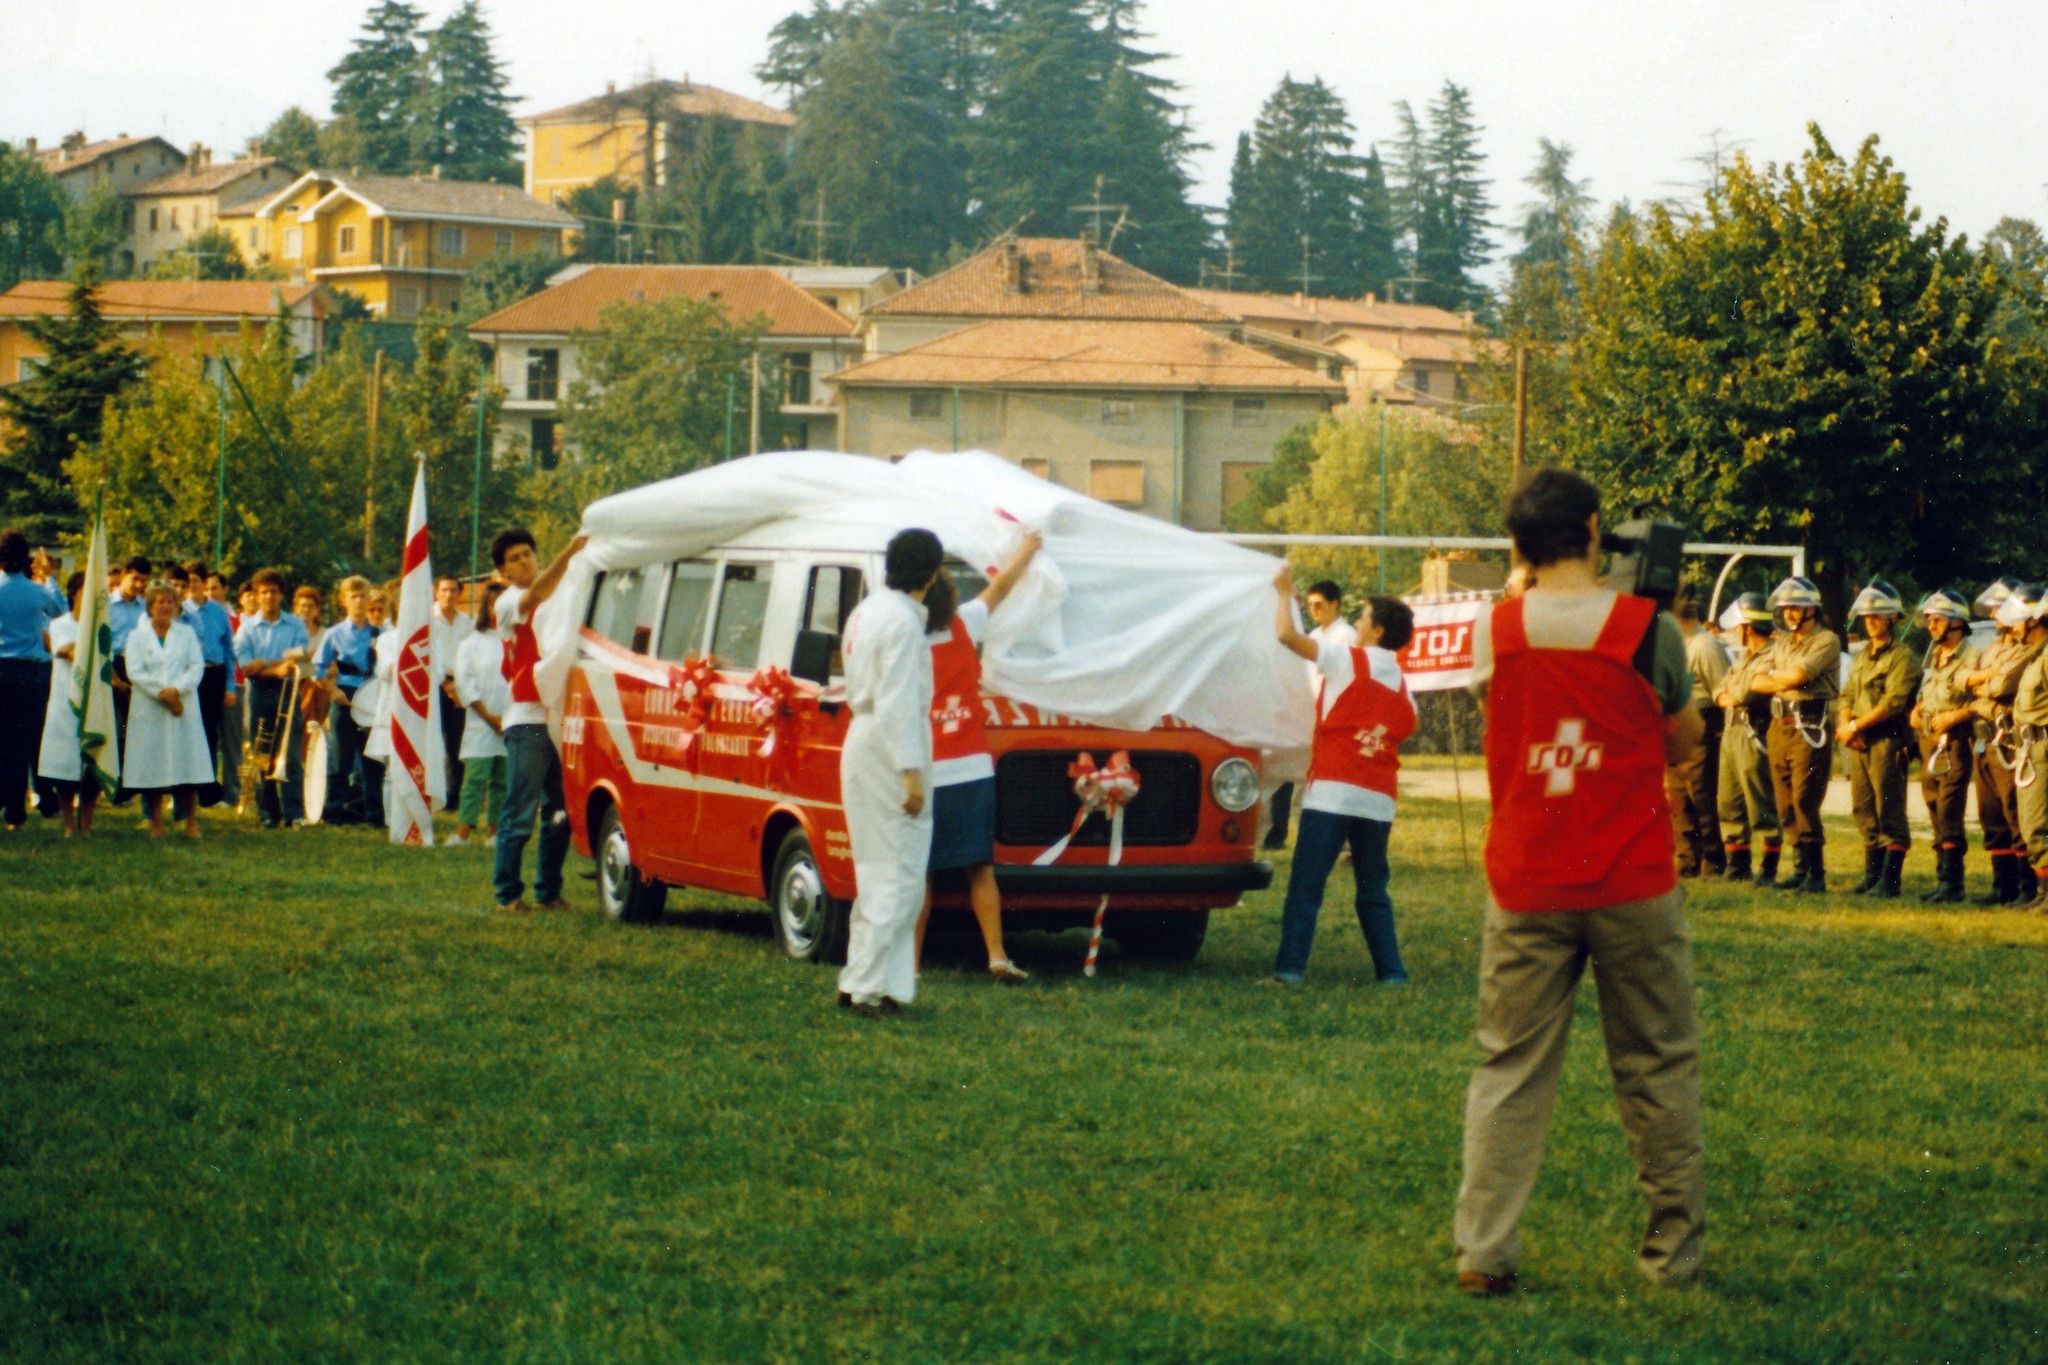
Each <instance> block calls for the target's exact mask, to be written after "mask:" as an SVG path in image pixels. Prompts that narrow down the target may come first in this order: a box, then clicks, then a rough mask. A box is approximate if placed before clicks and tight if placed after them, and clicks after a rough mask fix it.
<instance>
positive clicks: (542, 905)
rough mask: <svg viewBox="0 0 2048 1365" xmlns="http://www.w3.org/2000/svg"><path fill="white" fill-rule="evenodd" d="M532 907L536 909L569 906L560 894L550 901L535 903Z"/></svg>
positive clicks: (563, 908) (564, 908)
mask: <svg viewBox="0 0 2048 1365" xmlns="http://www.w3.org/2000/svg"><path fill="white" fill-rule="evenodd" d="M533 908H534V909H536V910H567V909H569V908H570V905H569V902H567V901H565V900H563V899H562V898H561V897H560V896H557V897H555V898H554V899H553V900H551V901H542V902H541V903H540V904H539V905H536V906H534V907H533Z"/></svg>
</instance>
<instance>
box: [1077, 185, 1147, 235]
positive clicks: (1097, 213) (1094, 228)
mask: <svg viewBox="0 0 2048 1365" xmlns="http://www.w3.org/2000/svg"><path fill="white" fill-rule="evenodd" d="M1108 179H1109V177H1107V176H1104V175H1097V176H1096V177H1095V202H1094V203H1092V204H1069V205H1068V206H1067V207H1068V208H1070V209H1072V210H1073V211H1074V212H1075V213H1086V214H1091V215H1093V219H1092V221H1091V223H1090V225H1089V232H1090V234H1091V235H1090V240H1091V241H1095V242H1100V241H1101V240H1102V215H1103V214H1105V213H1128V212H1130V208H1131V206H1130V205H1129V204H1105V203H1103V202H1102V187H1103V185H1104V184H1106V183H1107V182H1108Z"/></svg>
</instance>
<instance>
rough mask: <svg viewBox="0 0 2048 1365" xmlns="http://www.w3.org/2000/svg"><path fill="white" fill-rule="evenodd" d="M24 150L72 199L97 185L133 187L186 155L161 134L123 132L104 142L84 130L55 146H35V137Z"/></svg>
mask: <svg viewBox="0 0 2048 1365" xmlns="http://www.w3.org/2000/svg"><path fill="white" fill-rule="evenodd" d="M23 150H24V151H26V152H27V153H28V154H29V155H30V156H32V157H34V158H35V159H36V162H37V163H38V164H39V165H41V166H42V168H43V169H44V170H46V171H48V172H49V173H50V174H51V175H52V176H54V177H56V180H57V183H58V184H59V185H61V186H63V187H64V192H65V193H66V194H68V195H70V196H71V197H72V198H73V199H83V198H85V197H86V196H87V195H89V194H91V193H92V192H93V190H94V188H96V187H97V186H99V185H102V184H106V185H112V186H113V187H114V190H115V192H116V193H118V192H120V191H122V190H125V189H132V188H133V187H135V186H137V185H140V184H141V183H142V182H143V181H145V180H155V179H157V178H158V177H159V176H165V175H169V174H170V173H171V172H172V171H175V170H177V169H178V167H180V166H182V165H183V164H184V163H185V154H184V153H183V152H181V151H179V150H178V149H177V148H176V147H175V146H173V145H172V144H171V143H169V142H167V141H165V140H164V139H163V138H160V137H130V136H128V135H127V134H126V133H123V134H121V136H119V137H116V138H109V139H107V140H106V141H105V142H87V141H86V140H85V134H84V133H73V134H71V135H70V136H69V137H66V138H65V139H64V140H63V141H62V142H60V143H58V144H57V145H56V146H55V147H43V148H40V149H38V148H37V146H36V140H35V139H34V138H30V139H28V141H27V142H26V143H24V144H23Z"/></svg>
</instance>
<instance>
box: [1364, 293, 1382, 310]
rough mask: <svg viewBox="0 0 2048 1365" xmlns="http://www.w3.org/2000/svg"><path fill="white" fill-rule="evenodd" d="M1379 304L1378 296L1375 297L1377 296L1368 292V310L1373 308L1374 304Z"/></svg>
mask: <svg viewBox="0 0 2048 1365" xmlns="http://www.w3.org/2000/svg"><path fill="white" fill-rule="evenodd" d="M1378 302H1379V299H1378V297H1377V296H1375V295H1374V294H1373V293H1372V292H1371V291H1370V290H1368V291H1367V292H1366V295H1365V306H1366V307H1368V308H1370V307H1372V306H1373V305H1374V304H1376V303H1378Z"/></svg>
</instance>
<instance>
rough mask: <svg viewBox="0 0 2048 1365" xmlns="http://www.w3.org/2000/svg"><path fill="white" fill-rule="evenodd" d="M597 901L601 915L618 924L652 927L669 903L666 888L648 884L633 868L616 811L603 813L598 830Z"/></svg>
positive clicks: (624, 834)
mask: <svg viewBox="0 0 2048 1365" xmlns="http://www.w3.org/2000/svg"><path fill="white" fill-rule="evenodd" d="M597 898H598V901H599V903H601V904H602V905H603V906H604V912H605V913H606V914H607V915H610V916H611V917H612V918H613V919H615V920H617V921H619V923H621V924H654V923H657V922H658V921H659V920H660V919H661V911H662V907H663V906H664V905H665V904H667V902H668V888H667V887H666V886H663V885H662V884H661V883H660V882H655V881H649V880H647V878H645V877H644V876H642V875H641V873H640V869H639V868H637V867H635V866H633V850H632V849H631V848H630V847H628V846H627V844H626V824H625V821H623V820H621V819H620V818H619V808H618V807H617V806H611V807H609V808H607V809H606V811H605V813H604V819H603V820H602V821H600V822H599V824H598V827H597Z"/></svg>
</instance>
